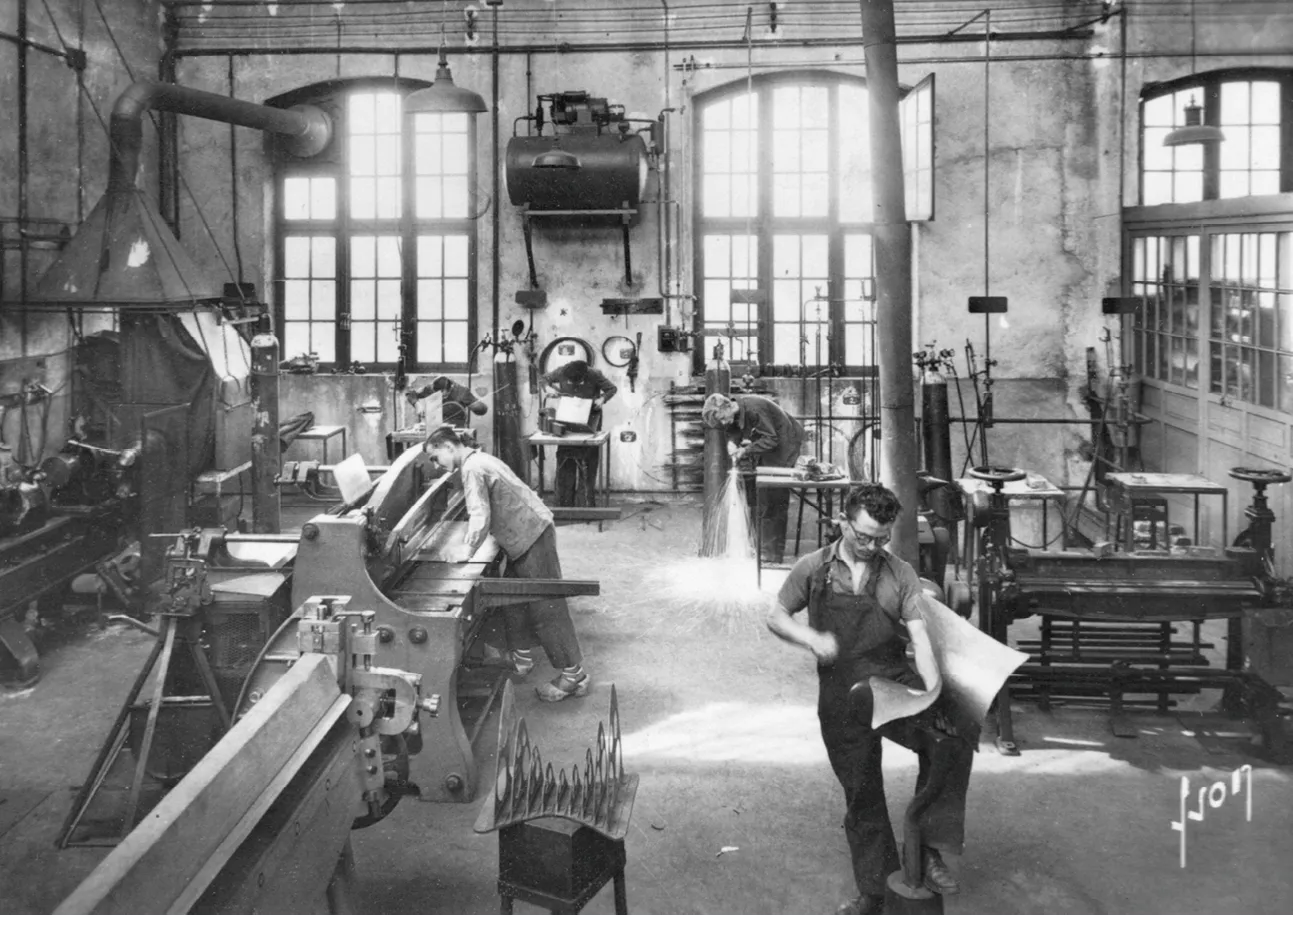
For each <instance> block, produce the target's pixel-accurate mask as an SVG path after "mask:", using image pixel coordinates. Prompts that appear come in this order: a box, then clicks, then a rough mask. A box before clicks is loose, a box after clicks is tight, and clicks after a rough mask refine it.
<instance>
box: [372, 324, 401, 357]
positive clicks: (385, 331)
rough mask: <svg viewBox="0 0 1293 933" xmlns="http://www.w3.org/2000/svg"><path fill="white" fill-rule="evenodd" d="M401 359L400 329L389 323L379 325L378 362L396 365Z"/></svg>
mask: <svg viewBox="0 0 1293 933" xmlns="http://www.w3.org/2000/svg"><path fill="white" fill-rule="evenodd" d="M399 358H400V349H399V329H398V327H397V326H395V325H393V324H389V323H382V324H378V325H377V362H378V363H395V362H398V361H399Z"/></svg>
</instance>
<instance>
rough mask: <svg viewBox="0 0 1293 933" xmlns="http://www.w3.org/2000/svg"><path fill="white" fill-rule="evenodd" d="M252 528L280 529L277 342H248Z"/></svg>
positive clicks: (260, 338)
mask: <svg viewBox="0 0 1293 933" xmlns="http://www.w3.org/2000/svg"><path fill="white" fill-rule="evenodd" d="M251 411H252V423H251V527H252V530H253V531H256V532H260V533H270V534H275V533H277V532H278V531H279V530H280V529H281V528H282V501H281V499H280V497H279V491H278V486H277V485H276V484H275V482H274V481H275V480H277V479H278V474H279V471H280V470H281V468H282V463H281V460H282V448H281V446H280V445H279V441H278V339H277V338H276V337H275V336H274V335H273V334H257V335H256V336H255V337H253V338H252V339H251Z"/></svg>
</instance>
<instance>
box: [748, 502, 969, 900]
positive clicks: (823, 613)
mask: <svg viewBox="0 0 1293 933" xmlns="http://www.w3.org/2000/svg"><path fill="white" fill-rule="evenodd" d="M900 508H901V507H900V506H899V504H898V499H897V497H896V496H895V495H894V494H893V493H892V492H891V491H890V490H888V489H886V488H885V487H883V486H880V485H878V484H869V485H866V486H862V487H858V488H855V489H854V490H852V491H851V492H850V494H849V496H848V499H847V500H846V502H845V508H844V514H843V515H842V516H841V522H840V525H841V532H842V536H841V538H840V539H839V540H838V541H836V542H835V543H833V544H831V545H828V546H827V547H825V548H822V549H821V550H819V551H815V552H814V553H812V554H808V555H806V556H805V557H803V558H801V559H800V560H799V561H798V562H796V564H795V566H794V567H793V568H792V569H791V571H790V575H789V576H788V577H787V579H786V582H785V584H784V585H783V586H782V588H781V591H780V593H779V595H778V601H777V607H776V608H775V610H774V614H773V618H772V619H771V620H770V621H769V623H768V627H769V629H771V631H772V632H773V634H775V635H777V636H778V637H779V638H781V639H782V640H784V641H788V642H790V643H792V644H796V645H799V646H800V647H803V648H806V649H808V650H809V651H811V652H812V653H813V654H814V656H815V657H816V658H817V662H818V663H817V676H818V703H817V716H818V720H819V722H820V725H821V732H822V740H823V742H824V743H825V745H826V752H827V756H828V757H829V759H830V762H831V768H832V769H833V770H834V771H835V775H836V777H837V778H838V779H839V781H840V784H841V786H842V787H843V788H844V799H845V804H846V806H847V812H846V814H845V817H844V834H845V837H846V838H847V840H848V844H849V853H850V855H851V857H852V861H853V876H854V880H855V882H856V884H857V891H858V896H857V897H856V898H853V899H851V900H849V901H848V902H846V903H845V904H844V905H843V906H841V907H840V908H839V911H838V912H840V913H851V914H857V913H864V914H865V913H879V912H880V911H881V910H882V909H883V906H884V893H885V886H886V880H887V879H888V877H889V875H890V874H891V873H893V872H895V871H898V870H899V869H900V867H901V865H900V863H899V859H898V847H897V844H896V841H895V839H894V834H893V827H892V826H891V825H890V822H889V809H888V806H887V804H886V802H885V794H884V775H883V772H882V770H881V739H882V738H888V739H889V740H891V741H894V742H897V743H898V744H900V745H902V746H904V747H905V748H908V749H910V750H912V751H914V752H916V754H917V757H918V759H919V762H920V770H919V774H918V776H917V779H916V793H915V799H914V801H913V803H914V804H915V805H918V806H920V807H921V809H922V811H923V813H922V816H921V818H920V820H919V827H920V831H921V840H922V844H923V849H922V868H923V871H924V877H925V885H926V887H928V888H929V889H930V890H932V891H935V892H937V893H939V894H955V893H956V892H957V891H958V890H959V884H958V882H957V881H956V878H955V877H954V876H953V875H952V873H951V871H950V870H949V869H948V867H947V865H946V863H945V862H944V861H943V859H942V856H941V854H940V852H954V853H959V852H960V851H961V849H962V846H963V844H964V829H965V799H966V791H967V790H968V787H969V780H970V768H971V766H972V764H973V761H974V750H975V748H976V747H977V744H978V726H977V724H976V723H975V722H974V720H973V718H972V717H970V716H967V715H965V714H963V713H961V712H960V711H958V710H956V709H955V708H954V707H953V706H952V704H950V703H949V702H948V701H947V699H946V695H940V697H939V698H938V700H936V701H935V703H934V704H933V705H932V706H931V707H929V708H928V709H926V710H924V711H923V712H921V713H919V714H917V715H916V716H912V717H908V718H904V719H897V720H895V721H893V722H891V723H888V724H886V725H884V726H882V727H881V728H879V729H872V728H871V719H870V710H869V709H868V710H864V711H861V713H862V714H861V715H859V714H858V713H859V711H858V710H855V709H854V707H853V703H852V701H851V696H852V691H853V687H854V685H855V684H858V683H866V682H867V679H868V678H870V677H884V678H888V679H890V680H893V681H896V682H898V683H901V684H904V685H906V686H909V687H912V688H914V689H922V688H923V689H934V687H935V686H938V685H939V684H940V683H941V675H940V673H939V670H938V666H937V663H936V662H935V660H934V655H933V649H932V646H931V645H930V642H929V636H928V634H927V633H926V631H925V624H924V619H923V617H922V615H921V609H920V599H921V587H920V581H919V579H918V578H917V576H916V572H915V570H914V569H912V567H911V565H910V564H908V563H907V562H906V561H903V560H901V559H900V558H898V557H895V556H894V555H892V554H889V553H888V552H887V551H885V550H884V545H885V544H887V543H888V540H889V535H890V532H891V529H892V527H893V522H894V521H895V520H896V519H897V516H898V512H899V510H900ZM804 609H807V610H808V621H807V624H804V623H800V622H796V621H795V620H794V619H793V618H792V617H793V616H794V614H795V613H797V612H800V611H802V610H804ZM913 662H914V669H913Z"/></svg>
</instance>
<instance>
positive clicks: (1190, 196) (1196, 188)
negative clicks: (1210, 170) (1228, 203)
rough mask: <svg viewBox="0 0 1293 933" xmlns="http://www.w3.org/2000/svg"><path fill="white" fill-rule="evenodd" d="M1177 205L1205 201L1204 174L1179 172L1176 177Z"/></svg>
mask: <svg viewBox="0 0 1293 933" xmlns="http://www.w3.org/2000/svg"><path fill="white" fill-rule="evenodd" d="M1175 200H1176V203H1178V204H1181V203H1184V202H1189V201H1202V200H1203V173H1202V172H1179V173H1178V174H1177V176H1176V199H1175Z"/></svg>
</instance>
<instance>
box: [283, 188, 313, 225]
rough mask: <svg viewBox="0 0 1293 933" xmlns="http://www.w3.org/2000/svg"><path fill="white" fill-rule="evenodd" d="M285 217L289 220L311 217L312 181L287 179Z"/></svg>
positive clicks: (284, 191)
mask: <svg viewBox="0 0 1293 933" xmlns="http://www.w3.org/2000/svg"><path fill="white" fill-rule="evenodd" d="M283 216H284V217H285V218H286V219H288V220H308V219H309V217H310V179H308V178H287V179H284V181H283Z"/></svg>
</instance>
